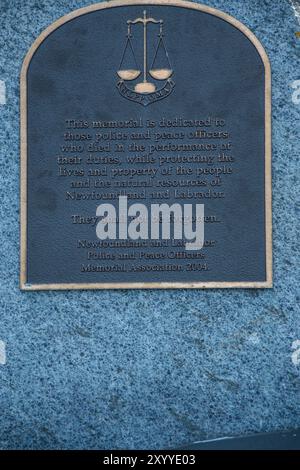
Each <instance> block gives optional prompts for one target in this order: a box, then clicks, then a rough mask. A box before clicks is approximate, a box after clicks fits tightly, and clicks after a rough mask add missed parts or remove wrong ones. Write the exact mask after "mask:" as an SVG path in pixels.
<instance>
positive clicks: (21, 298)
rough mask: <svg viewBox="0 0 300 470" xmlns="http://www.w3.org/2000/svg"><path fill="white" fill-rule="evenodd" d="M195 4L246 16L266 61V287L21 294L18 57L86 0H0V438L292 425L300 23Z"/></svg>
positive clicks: (129, 440)
mask: <svg viewBox="0 0 300 470" xmlns="http://www.w3.org/2000/svg"><path fill="white" fill-rule="evenodd" d="M204 3H206V4H208V5H210V6H213V7H216V8H219V9H221V10H223V11H225V12H227V13H229V14H231V15H233V16H235V17H236V18H237V19H238V20H240V21H242V22H243V23H245V24H246V25H247V26H248V27H249V28H250V29H251V30H252V31H253V32H254V33H255V34H256V35H257V37H258V38H259V39H260V40H261V42H262V43H263V45H264V46H265V48H266V51H267V53H268V54H269V57H270V60H271V64H272V70H273V222H274V288H273V289H271V290H245V289H243V290H214V291H213V290H209V291H204V290H203V291H201V290H190V291H188V290H180V291H172V290H171V291H163V290H161V291H160V290H156V291H155V290H153V291H73V292H20V290H19V285H18V284H19V281H18V271H19V137H18V136H19V73H20V68H21V64H22V60H23V58H24V56H25V54H26V52H27V50H28V48H29V47H30V45H31V44H32V42H33V41H34V39H35V38H36V37H37V36H38V35H39V34H40V33H41V31H42V30H43V29H45V28H46V27H47V26H48V25H49V24H50V23H52V22H53V21H54V20H56V19H57V18H58V17H60V16H62V15H64V14H66V13H68V12H70V11H71V10H74V9H77V8H80V7H83V6H86V5H88V4H90V1H88V0H0V22H1V30H0V51H1V52H0V80H3V81H5V82H6V86H7V104H6V105H2V106H0V116H1V121H0V142H1V147H0V165H1V168H0V188H1V189H0V194H1V204H0V215H1V219H0V241H1V243H0V280H1V282H0V341H2V342H3V343H1V345H2V346H1V348H0V349H1V351H2V353H1V361H0V448H1V449H13V448H18V449H67V448H69V449H74V448H85V449H97V448H98V449H110V448H122V449H139V448H156V449H158V448H166V447H176V446H180V445H182V444H183V443H186V442H191V441H196V440H201V439H209V438H216V437H218V436H224V435H237V434H247V433H253V432H264V431H271V430H272V431H275V430H284V429H290V428H294V427H298V426H299V425H300V352H299V349H300V341H299V342H297V340H300V317H299V256H298V252H299V249H298V243H299V231H298V232H297V218H298V217H299V206H298V207H297V197H299V178H298V172H299V169H297V158H298V157H299V150H300V148H299V147H300V145H299V111H300V104H297V103H296V102H293V101H292V93H293V89H292V87H291V86H292V83H293V82H294V81H295V80H297V79H298V80H299V79H300V72H299V70H300V69H299V65H300V60H299V51H300V39H297V38H296V36H295V31H297V30H300V25H299V23H298V22H297V18H296V17H295V15H294V11H293V8H292V5H291V3H290V2H289V1H288V0H243V1H240V0H207V1H206V2H204ZM294 3H295V4H296V3H297V1H295V2H294ZM298 3H299V2H298ZM298 228H299V225H298ZM4 346H5V348H6V358H5V357H4Z"/></svg>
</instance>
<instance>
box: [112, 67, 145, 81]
mask: <svg viewBox="0 0 300 470" xmlns="http://www.w3.org/2000/svg"><path fill="white" fill-rule="evenodd" d="M117 74H118V75H119V77H120V78H121V79H122V80H135V79H136V78H138V77H139V76H140V74H141V71H140V70H135V69H128V70H118V72H117Z"/></svg>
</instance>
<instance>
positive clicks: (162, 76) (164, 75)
mask: <svg viewBox="0 0 300 470" xmlns="http://www.w3.org/2000/svg"><path fill="white" fill-rule="evenodd" d="M149 73H150V75H151V77H152V78H155V80H167V79H168V78H170V77H171V75H172V73H173V70H171V69H151V70H149Z"/></svg>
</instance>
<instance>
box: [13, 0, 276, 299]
mask: <svg viewBox="0 0 300 470" xmlns="http://www.w3.org/2000/svg"><path fill="white" fill-rule="evenodd" d="M130 5H136V6H138V5H141V6H143V5H161V6H174V7H181V8H189V9H194V10H196V11H197V10H198V11H202V12H204V13H209V14H211V15H214V16H217V17H219V18H221V19H223V20H225V21H227V22H228V23H230V24H232V25H233V26H235V27H236V28H237V29H239V30H240V31H241V32H242V33H243V34H244V35H245V36H246V37H247V38H248V39H249V40H250V41H251V42H252V44H253V45H254V46H255V48H256V50H257V52H258V53H259V55H260V57H261V59H262V61H263V64H264V68H265V243H266V280H265V281H254V282H246V281H245V282H244V281H239V282H227V281H213V282H211V281H209V282H114V283H103V282H102V283H95V282H88V283H87V282H84V283H49V284H45V283H41V284H30V283H28V282H27V72H28V68H29V65H30V62H31V59H32V57H33V55H34V53H35V51H36V50H37V49H38V47H39V46H40V45H41V43H42V42H43V41H44V40H45V39H46V38H47V37H48V36H49V35H50V34H51V33H52V32H53V31H55V30H56V29H57V28H59V27H60V26H62V25H63V24H64V23H67V22H68V21H70V20H72V19H74V18H77V17H78V16H81V15H84V14H86V13H91V12H93V11H97V10H102V9H106V8H115V7H121V6H130ZM20 114H21V125H20V147H21V172H20V187H21V191H20V212H21V216H20V222H21V228H20V238H21V240H20V241H21V249H20V289H21V290H25V291H40V290H74V289H78V290H85V289H214V288H227V289H228V288H248V289H249V288H254V289H255V288H272V287H273V272H272V176H271V158H272V157H271V155H272V143H271V141H272V136H271V132H272V129H271V65H270V61H269V58H268V56H267V53H266V51H265V49H264V47H263V46H262V44H261V42H260V41H259V40H258V39H257V37H256V36H255V35H254V33H252V31H251V30H250V29H249V28H248V27H247V26H245V25H244V24H243V23H241V22H240V21H239V20H237V19H236V18H234V17H232V16H231V15H229V14H227V13H225V12H223V11H221V10H218V9H216V8H212V7H209V6H207V5H203V4H200V3H194V2H191V1H186V0H112V1H105V2H101V3H96V4H93V5H89V6H87V7H83V8H80V9H77V10H74V11H72V12H71V13H69V14H66V15H64V16H62V17H61V18H59V19H58V20H56V21H55V22H53V23H52V24H51V25H50V26H48V27H47V28H46V29H45V30H43V31H42V33H41V34H40V35H39V36H38V38H37V39H36V40H35V41H34V43H33V44H32V45H31V47H30V49H29V51H28V52H27V54H26V56H25V59H24V62H23V65H22V70H21V77H20Z"/></svg>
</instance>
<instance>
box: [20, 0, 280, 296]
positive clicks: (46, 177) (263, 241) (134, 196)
mask: <svg viewBox="0 0 300 470" xmlns="http://www.w3.org/2000/svg"><path fill="white" fill-rule="evenodd" d="M270 81H271V72H270V65H269V61H268V58H267V55H266V53H265V51H264V49H263V47H262V45H261V44H260V42H259V41H258V39H257V38H256V37H255V36H254V34H253V33H252V32H251V31H249V29H247V28H246V26H244V25H243V24H241V23H240V22H239V21H238V20H236V19H234V18H232V17H230V16H229V15H227V14H225V13H223V12H221V11H219V10H215V9H213V8H210V7H207V6H204V5H198V4H196V3H190V2H186V1H176V0H174V1H169V0H165V1H164V0H158V1H156V0H152V1H138V0H131V1H130V0H129V1H127V0H125V1H112V2H109V3H100V4H96V5H92V6H90V7H87V8H82V9H80V10H77V11H74V12H72V13H70V14H69V15H66V16H65V17H63V18H61V19H59V20H58V21H56V22H55V23H53V24H52V25H51V26H49V27H48V28H47V29H46V30H45V31H44V32H43V33H42V34H41V35H40V37H39V38H38V39H37V40H36V41H35V43H34V44H33V46H32V47H31V49H30V50H29V52H28V54H27V56H26V58H25V61H24V64H23V69H22V74H21V166H22V168H21V288H22V289H25V290H38V289H98V288H99V289H103V288H214V287H227V288H228V287H253V288H259V287H271V286H272V250H271V123H270V121H271V117H270V116H271V112H270V107H271V102H270V92H271V89H270V88H271V87H270Z"/></svg>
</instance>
